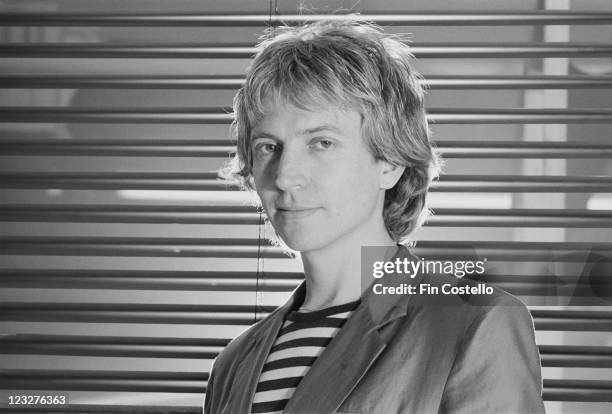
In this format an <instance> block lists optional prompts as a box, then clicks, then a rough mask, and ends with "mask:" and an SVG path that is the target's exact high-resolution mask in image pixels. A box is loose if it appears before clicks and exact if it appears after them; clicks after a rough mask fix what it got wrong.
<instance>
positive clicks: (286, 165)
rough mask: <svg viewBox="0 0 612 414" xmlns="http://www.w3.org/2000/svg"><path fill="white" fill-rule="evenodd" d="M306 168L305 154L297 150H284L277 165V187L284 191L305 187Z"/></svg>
mask: <svg viewBox="0 0 612 414" xmlns="http://www.w3.org/2000/svg"><path fill="white" fill-rule="evenodd" d="M305 167H306V166H305V160H304V156H303V154H300V153H299V151H297V150H296V149H292V148H284V149H283V151H282V153H281V155H280V157H279V158H278V162H277V164H276V171H275V174H276V177H275V184H276V187H278V188H279V189H280V190H283V191H287V190H292V189H295V188H300V187H303V186H304V185H305V183H306V175H305Z"/></svg>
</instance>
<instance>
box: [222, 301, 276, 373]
mask: <svg viewBox="0 0 612 414" xmlns="http://www.w3.org/2000/svg"><path fill="white" fill-rule="evenodd" d="M275 312H276V311H275ZM273 314H274V312H273V313H272V314H270V315H268V316H266V317H265V318H264V319H262V320H260V321H258V322H256V323H255V324H253V325H251V326H249V327H248V328H246V329H245V330H244V331H242V332H241V333H240V334H239V335H238V336H236V337H235V338H233V339H232V340H231V341H230V342H229V343H228V344H227V345H226V346H225V348H223V350H222V351H221V352H220V353H219V354H218V355H217V357H216V358H215V361H214V370H215V372H216V373H219V372H224V371H227V370H228V369H229V368H230V367H231V365H233V364H235V363H236V361H241V358H240V357H241V355H243V354H244V353H245V352H247V351H248V349H249V348H250V347H251V346H252V345H254V344H255V342H256V340H257V338H258V337H259V335H260V334H261V333H262V330H265V329H266V327H267V326H268V324H269V323H270V322H271V317H272V315H273Z"/></svg>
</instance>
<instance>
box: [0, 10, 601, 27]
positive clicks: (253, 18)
mask: <svg viewBox="0 0 612 414" xmlns="http://www.w3.org/2000/svg"><path fill="white" fill-rule="evenodd" d="M351 17H352V18H353V19H354V20H361V21H375V22H377V23H379V24H382V23H384V24H387V25H411V26H418V25H427V26H429V25H442V26H464V25H466V26H489V25H520V26H523V25H536V24H546V25H561V24H563V25H565V24H583V25H584V24H604V23H610V22H612V13H606V12H599V13H595V12H575V11H574V12H570V11H554V10H549V11H539V10H532V11H527V12H526V11H502V12H500V11H494V10H490V11H471V12H461V11H445V12H432V11H414V12H412V13H379V12H370V13H361V14H359V15H352V16H351ZM346 18H347V16H346V14H345V13H337V14H336V13H335V14H280V15H269V14H246V13H244V14H243V13H240V14H238V13H235V14H231V13H218V14H210V13H197V12H192V13H163V12H162V13H96V14H92V13H6V12H5V13H1V14H0V25H2V26H18V25H27V26H132V27H138V26H147V27H152V26H156V27H164V26H168V27H189V26H194V27H202V26H208V27H218V26H230V27H245V26H268V25H271V24H272V25H278V24H299V23H304V22H311V21H317V20H330V19H332V20H333V19H342V20H344V19H346Z"/></svg>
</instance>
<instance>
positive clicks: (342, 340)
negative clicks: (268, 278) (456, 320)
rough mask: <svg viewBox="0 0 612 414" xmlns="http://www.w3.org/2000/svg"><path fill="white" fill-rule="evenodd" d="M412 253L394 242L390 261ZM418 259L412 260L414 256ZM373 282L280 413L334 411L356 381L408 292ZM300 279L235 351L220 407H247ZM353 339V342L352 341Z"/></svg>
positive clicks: (394, 280)
mask: <svg viewBox="0 0 612 414" xmlns="http://www.w3.org/2000/svg"><path fill="white" fill-rule="evenodd" d="M398 257H399V258H404V257H406V258H409V259H411V260H415V259H416V258H415V257H414V256H413V255H412V254H411V253H410V252H409V251H408V249H407V248H406V247H404V246H400V247H399V248H398V249H397V251H396V253H395V255H393V257H392V259H391V260H395V258H398ZM417 260H418V259H417ZM422 277H423V275H418V276H417V277H415V278H414V279H410V278H403V277H397V276H393V277H390V278H388V280H385V286H394V285H395V286H397V285H400V284H401V283H409V284H413V285H415V284H418V283H419V282H420V280H421V278H422ZM374 283H376V281H374V282H373V283H372V284H371V285H370V286H369V287H368V288H367V289H366V290H365V291H364V292H363V293H362V296H361V305H360V306H358V307H357V308H356V309H355V310H354V311H353V314H352V315H351V317H350V318H349V319H348V320H347V321H346V323H345V325H344V326H343V328H342V329H341V330H340V331H338V334H337V335H336V336H335V337H334V339H333V340H332V341H331V342H330V343H329V344H328V345H327V348H326V350H325V352H323V353H322V354H321V355H320V356H319V357H318V358H317V360H316V361H315V363H314V364H313V366H312V367H311V368H310V371H309V372H308V373H307V375H306V376H305V377H304V378H303V379H302V381H301V382H300V384H299V386H298V387H297V388H296V390H295V392H294V394H293V396H292V397H291V399H290V400H289V402H288V403H287V405H286V407H285V410H284V412H285V413H291V414H298V413H327V412H334V411H336V410H337V409H338V407H340V405H341V404H342V402H343V401H344V400H345V399H346V398H347V397H348V395H349V394H350V393H351V391H352V390H353V389H354V388H355V387H356V386H357V384H358V383H359V381H360V380H361V378H363V376H364V375H365V374H366V372H367V371H368V369H369V368H370V367H371V366H372V364H373V363H374V361H375V360H376V359H377V358H378V356H379V355H380V353H381V352H382V351H383V350H384V349H385V347H386V345H387V343H388V341H389V339H390V338H388V337H386V336H385V335H384V334H382V332H381V330H382V327H383V326H385V325H386V324H388V323H389V322H392V321H393V320H395V319H397V318H401V317H403V316H405V315H406V314H407V313H408V306H407V303H408V301H409V300H410V297H411V296H410V295H376V294H374V293H373V290H372V285H373V284H374ZM305 293H306V282H305V281H304V282H302V283H301V284H300V285H299V286H298V287H297V288H296V289H295V290H294V291H293V293H292V294H291V296H290V298H289V299H288V300H287V302H285V304H283V305H282V306H280V307H279V308H277V309H276V310H275V311H274V312H272V313H271V314H270V315H269V316H268V317H267V318H266V319H265V320H263V321H261V322H260V323H261V326H260V328H259V329H257V330H256V332H255V333H254V335H253V336H252V338H251V341H250V345H247V346H246V349H245V352H244V353H243V355H242V356H241V359H242V361H241V362H240V365H239V366H238V368H237V370H236V373H235V382H234V386H233V387H232V390H231V391H230V395H229V398H228V406H226V409H225V410H224V411H226V412H241V413H242V412H244V413H246V412H250V409H251V403H252V401H253V396H254V394H255V388H256V386H257V382H258V380H259V375H260V373H261V370H262V368H263V365H264V363H265V360H266V358H267V356H268V353H269V351H270V348H271V347H272V345H273V343H274V341H275V340H276V335H277V333H278V330H279V329H280V327H281V325H282V323H283V320H284V318H285V315H286V314H287V313H288V312H289V311H290V310H291V309H293V307H294V306H295V305H297V303H301V301H303V298H304V295H305ZM356 338H359V343H358V344H357V345H356V344H355V340H356Z"/></svg>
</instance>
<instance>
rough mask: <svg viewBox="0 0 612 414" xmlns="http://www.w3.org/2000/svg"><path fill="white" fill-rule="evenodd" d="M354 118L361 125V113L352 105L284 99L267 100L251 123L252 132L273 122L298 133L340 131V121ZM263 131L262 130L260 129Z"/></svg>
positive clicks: (258, 130)
mask: <svg viewBox="0 0 612 414" xmlns="http://www.w3.org/2000/svg"><path fill="white" fill-rule="evenodd" d="M353 119H354V120H356V121H357V122H358V123H359V126H360V127H361V126H362V124H363V115H362V114H361V112H360V111H358V110H357V109H354V108H353V107H348V106H344V107H340V106H338V105H337V104H336V103H332V102H321V103H319V104H312V105H308V106H297V105H295V104H293V103H291V102H287V101H286V100H282V101H272V100H270V101H268V102H267V104H266V107H265V109H264V111H263V113H262V116H261V117H260V119H258V120H257V122H256V123H255V124H254V125H253V129H252V130H253V134H256V133H257V132H260V131H262V130H265V129H266V128H267V127H269V126H271V125H273V124H274V123H278V122H280V123H283V124H287V123H289V125H290V126H291V127H292V128H294V129H296V130H297V133H299V134H312V133H316V132H322V131H330V132H337V133H340V132H342V128H341V126H343V123H342V122H340V121H344V124H346V122H351V121H352V120H353ZM262 132H263V131H262Z"/></svg>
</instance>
